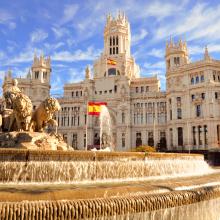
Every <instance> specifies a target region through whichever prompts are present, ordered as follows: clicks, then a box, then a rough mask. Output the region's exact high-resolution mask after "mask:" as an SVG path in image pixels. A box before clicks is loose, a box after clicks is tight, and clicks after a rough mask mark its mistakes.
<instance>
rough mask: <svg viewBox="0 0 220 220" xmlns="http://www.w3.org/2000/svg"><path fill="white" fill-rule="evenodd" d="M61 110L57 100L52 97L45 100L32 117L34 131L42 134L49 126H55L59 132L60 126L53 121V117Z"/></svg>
mask: <svg viewBox="0 0 220 220" xmlns="http://www.w3.org/2000/svg"><path fill="white" fill-rule="evenodd" d="M60 109H61V107H60V104H59V102H58V100H57V99H55V98H52V97H50V98H47V99H45V100H44V101H43V102H42V103H41V104H40V105H39V106H38V108H37V109H36V110H35V112H34V113H33V115H32V129H33V131H36V132H42V131H43V129H44V128H45V127H46V126H47V125H52V126H55V127H56V131H57V126H58V125H57V121H56V120H54V119H53V115H54V113H55V112H57V111H59V110H60Z"/></svg>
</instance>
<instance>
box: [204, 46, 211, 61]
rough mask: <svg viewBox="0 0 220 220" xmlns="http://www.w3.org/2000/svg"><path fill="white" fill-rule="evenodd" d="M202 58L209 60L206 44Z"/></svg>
mask: <svg viewBox="0 0 220 220" xmlns="http://www.w3.org/2000/svg"><path fill="white" fill-rule="evenodd" d="M204 60H211V57H210V55H209V51H208V47H207V46H206V47H205V53H204Z"/></svg>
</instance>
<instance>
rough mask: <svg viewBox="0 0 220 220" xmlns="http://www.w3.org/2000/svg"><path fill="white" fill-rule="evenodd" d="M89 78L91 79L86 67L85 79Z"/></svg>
mask: <svg viewBox="0 0 220 220" xmlns="http://www.w3.org/2000/svg"><path fill="white" fill-rule="evenodd" d="M90 78H91V74H90V69H89V66H87V67H86V69H85V79H90Z"/></svg>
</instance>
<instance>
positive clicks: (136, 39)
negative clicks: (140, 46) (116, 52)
mask: <svg viewBox="0 0 220 220" xmlns="http://www.w3.org/2000/svg"><path fill="white" fill-rule="evenodd" d="M147 35H148V32H147V31H146V30H145V29H141V30H140V33H137V34H135V35H133V36H132V37H131V40H132V44H133V45H134V44H137V43H138V42H139V41H141V40H143V39H144V38H145V37H146V36H147Z"/></svg>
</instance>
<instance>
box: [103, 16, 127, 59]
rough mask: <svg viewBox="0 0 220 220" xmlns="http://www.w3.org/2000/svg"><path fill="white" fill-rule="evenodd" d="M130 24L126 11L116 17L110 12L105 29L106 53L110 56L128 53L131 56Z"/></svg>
mask: <svg viewBox="0 0 220 220" xmlns="http://www.w3.org/2000/svg"><path fill="white" fill-rule="evenodd" d="M130 44H131V32H130V24H129V22H128V20H127V18H126V17H125V14H124V13H120V12H119V14H118V16H117V17H116V18H115V19H114V18H112V16H111V15H110V14H109V15H108V16H107V22H106V25H105V30H104V53H105V54H107V55H109V56H115V55H119V54H126V55H127V56H130V47H131V45H130Z"/></svg>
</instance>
